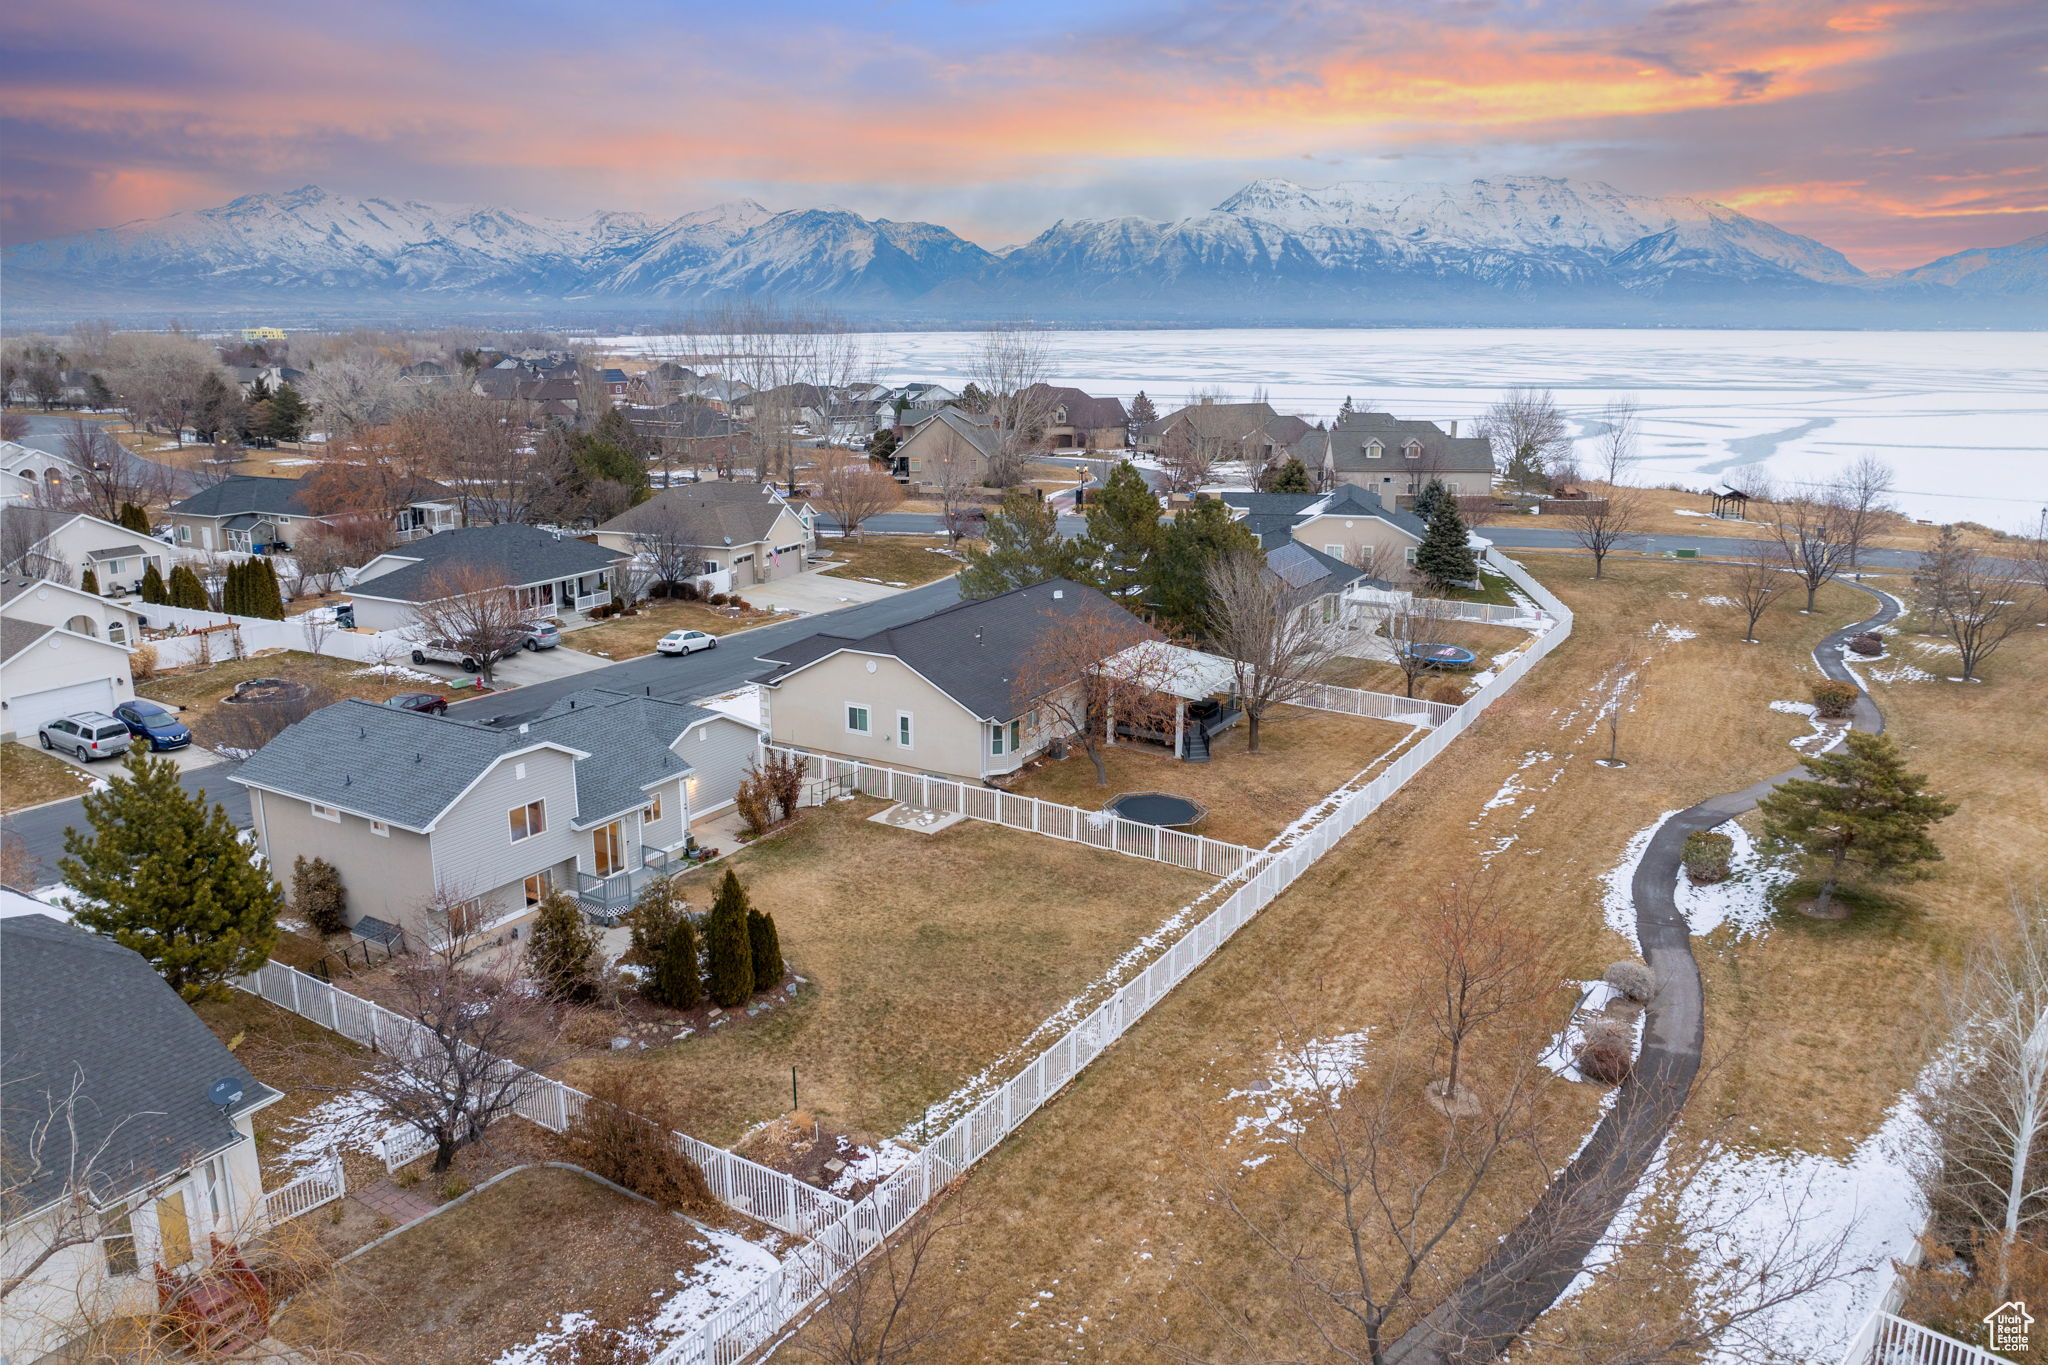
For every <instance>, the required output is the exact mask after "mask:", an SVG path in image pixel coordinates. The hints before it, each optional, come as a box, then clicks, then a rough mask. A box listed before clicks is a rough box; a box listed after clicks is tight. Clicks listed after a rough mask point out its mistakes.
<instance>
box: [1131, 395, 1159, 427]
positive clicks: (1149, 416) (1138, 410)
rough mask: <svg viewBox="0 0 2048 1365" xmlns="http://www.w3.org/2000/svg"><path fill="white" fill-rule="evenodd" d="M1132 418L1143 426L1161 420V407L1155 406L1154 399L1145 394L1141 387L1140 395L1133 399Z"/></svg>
mask: <svg viewBox="0 0 2048 1365" xmlns="http://www.w3.org/2000/svg"><path fill="white" fill-rule="evenodd" d="M1131 420H1132V421H1133V422H1135V423H1137V424H1138V425H1139V426H1141V427H1145V426H1150V425H1152V423H1154V422H1156V421H1158V420H1159V409H1158V408H1156V407H1154V406H1153V404H1152V400H1151V399H1150V398H1147V397H1146V396H1145V391H1144V390H1143V389H1139V390H1138V396H1137V397H1136V398H1133V399H1132V400H1131Z"/></svg>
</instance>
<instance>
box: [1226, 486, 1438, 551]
mask: <svg viewBox="0 0 2048 1365" xmlns="http://www.w3.org/2000/svg"><path fill="white" fill-rule="evenodd" d="M1216 496H1217V498H1218V499H1220V500H1221V501H1222V502H1223V503H1225V504H1226V505H1228V506H1231V507H1236V508H1242V509H1243V511H1244V517H1243V525H1244V527H1245V529H1246V530H1248V531H1250V532H1251V533H1252V534H1253V535H1255V536H1257V537H1258V538H1259V544H1260V545H1261V546H1263V547H1265V548H1266V549H1268V550H1270V549H1272V548H1274V547H1275V546H1277V545H1283V544H1285V543H1287V542H1288V541H1290V540H1292V539H1293V538H1294V528H1295V527H1296V526H1298V525H1300V524H1301V523H1302V522H1304V521H1306V520H1308V519H1309V518H1310V517H1315V516H1325V515H1327V516H1338V517H1378V518H1380V519H1381V520H1382V521H1385V522H1388V523H1390V524H1392V525H1394V526H1398V527H1400V528H1401V529H1402V530H1403V531H1406V532H1407V533H1408V534H1409V535H1411V536H1414V537H1415V538H1416V539H1417V540H1420V539H1422V536H1423V534H1424V532H1426V531H1427V530H1428V529H1429V528H1428V527H1426V526H1424V525H1423V524H1422V521H1421V519H1420V518H1419V517H1417V516H1416V515H1415V514H1414V513H1413V512H1402V511H1397V510H1395V509H1394V508H1391V507H1388V506H1387V505H1386V504H1385V503H1383V502H1381V501H1380V499H1379V495H1378V494H1377V493H1374V492H1373V491H1372V490H1371V489H1369V488H1360V487H1358V486H1357V485H1356V484H1349V483H1344V484H1338V485H1337V487H1336V488H1334V489H1332V490H1331V491H1330V492H1328V493H1237V492H1224V493H1218V494H1217V495H1216Z"/></svg>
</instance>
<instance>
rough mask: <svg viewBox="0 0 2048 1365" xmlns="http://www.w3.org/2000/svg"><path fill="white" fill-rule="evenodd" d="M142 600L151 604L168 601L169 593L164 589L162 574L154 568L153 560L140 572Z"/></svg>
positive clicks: (154, 562)
mask: <svg viewBox="0 0 2048 1365" xmlns="http://www.w3.org/2000/svg"><path fill="white" fill-rule="evenodd" d="M142 600H143V601H145V602H152V603H162V602H167V601H169V600H170V596H169V593H168V592H167V591H166V590H165V588H164V576H163V573H162V572H161V571H160V570H158V568H157V567H156V561H155V560H154V559H152V560H150V561H149V564H148V566H147V567H146V568H144V569H143V571H142Z"/></svg>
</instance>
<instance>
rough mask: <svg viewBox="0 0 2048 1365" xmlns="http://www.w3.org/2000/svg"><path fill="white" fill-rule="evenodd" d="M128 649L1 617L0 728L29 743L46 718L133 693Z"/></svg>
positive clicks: (103, 705)
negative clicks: (3, 707) (2, 708)
mask: <svg viewBox="0 0 2048 1365" xmlns="http://www.w3.org/2000/svg"><path fill="white" fill-rule="evenodd" d="M134 692H135V688H134V684H133V682H132V681H131V680H130V675H129V671H128V651H127V649H126V648H124V647H123V646H121V645H117V644H113V643H111V642H109V641H107V640H97V639H93V638H91V637H90V636H85V635H80V634H77V633H76V632H74V631H69V630H65V629H63V628H62V627H56V626H46V625H41V624H38V623H36V622H32V621H22V620H15V619H5V620H0V703H5V709H4V710H0V732H4V733H5V734H7V735H10V736H13V737H14V738H16V739H24V740H28V741H30V742H31V743H33V742H34V740H35V737H36V731H37V730H38V729H40V728H41V727H42V725H43V723H44V722H45V721H48V720H52V719H54V718H55V717H58V716H68V715H71V714H72V713H74V712H77V711H109V710H112V709H113V708H114V707H115V706H116V705H118V704H119V703H121V702H124V701H126V700H128V699H129V698H130V697H131V696H133V695H134Z"/></svg>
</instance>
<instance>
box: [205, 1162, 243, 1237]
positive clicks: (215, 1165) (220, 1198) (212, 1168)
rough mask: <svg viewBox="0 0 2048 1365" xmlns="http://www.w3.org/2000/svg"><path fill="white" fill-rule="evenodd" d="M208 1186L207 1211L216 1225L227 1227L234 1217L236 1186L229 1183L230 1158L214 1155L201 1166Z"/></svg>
mask: <svg viewBox="0 0 2048 1365" xmlns="http://www.w3.org/2000/svg"><path fill="white" fill-rule="evenodd" d="M199 1173H200V1177H201V1179H202V1180H203V1182H204V1183H205V1186H206V1212H207V1216H208V1218H209V1219H210V1220H211V1222H212V1223H213V1225H214V1226H215V1227H225V1226H227V1224H228V1223H229V1222H230V1221H231V1220H232V1219H233V1218H234V1214H235V1197H234V1187H233V1186H232V1185H230V1184H229V1183H228V1159H227V1157H226V1156H225V1155H222V1156H212V1157H208V1158H207V1159H206V1164H205V1165H204V1166H201V1167H200V1168H199Z"/></svg>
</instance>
